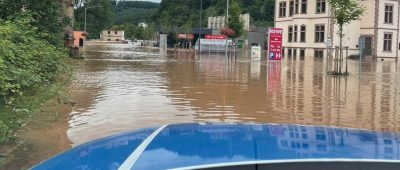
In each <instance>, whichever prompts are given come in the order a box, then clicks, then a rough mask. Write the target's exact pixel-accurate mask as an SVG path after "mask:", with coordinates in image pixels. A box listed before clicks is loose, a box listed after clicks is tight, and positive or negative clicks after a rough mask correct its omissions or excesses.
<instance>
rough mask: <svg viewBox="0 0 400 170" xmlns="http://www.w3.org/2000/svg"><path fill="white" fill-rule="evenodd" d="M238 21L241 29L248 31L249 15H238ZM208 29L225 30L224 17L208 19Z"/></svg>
mask: <svg viewBox="0 0 400 170" xmlns="http://www.w3.org/2000/svg"><path fill="white" fill-rule="evenodd" d="M240 21H242V22H243V29H244V30H246V31H249V30H250V14H249V13H247V14H240ZM207 28H208V29H214V30H220V29H223V28H225V16H216V17H208V27H207Z"/></svg>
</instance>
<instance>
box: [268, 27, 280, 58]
mask: <svg viewBox="0 0 400 170" xmlns="http://www.w3.org/2000/svg"><path fill="white" fill-rule="evenodd" d="M282 35H283V29H282V28H269V43H268V45H269V47H268V58H269V60H281V59H282Z"/></svg>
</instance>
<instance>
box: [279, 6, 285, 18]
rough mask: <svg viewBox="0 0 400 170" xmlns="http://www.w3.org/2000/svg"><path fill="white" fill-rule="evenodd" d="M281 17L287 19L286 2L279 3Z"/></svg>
mask: <svg viewBox="0 0 400 170" xmlns="http://www.w3.org/2000/svg"><path fill="white" fill-rule="evenodd" d="M279 17H286V2H281V3H279Z"/></svg>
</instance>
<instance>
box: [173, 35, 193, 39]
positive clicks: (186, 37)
mask: <svg viewBox="0 0 400 170" xmlns="http://www.w3.org/2000/svg"><path fill="white" fill-rule="evenodd" d="M176 38H178V39H194V35H193V34H177V35H176Z"/></svg>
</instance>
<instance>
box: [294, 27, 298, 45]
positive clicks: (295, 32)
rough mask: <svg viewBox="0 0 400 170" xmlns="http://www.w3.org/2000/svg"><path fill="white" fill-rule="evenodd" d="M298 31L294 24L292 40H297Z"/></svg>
mask: <svg viewBox="0 0 400 170" xmlns="http://www.w3.org/2000/svg"><path fill="white" fill-rule="evenodd" d="M297 33H298V26H297V25H295V26H294V42H297V35H298V34H297Z"/></svg>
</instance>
